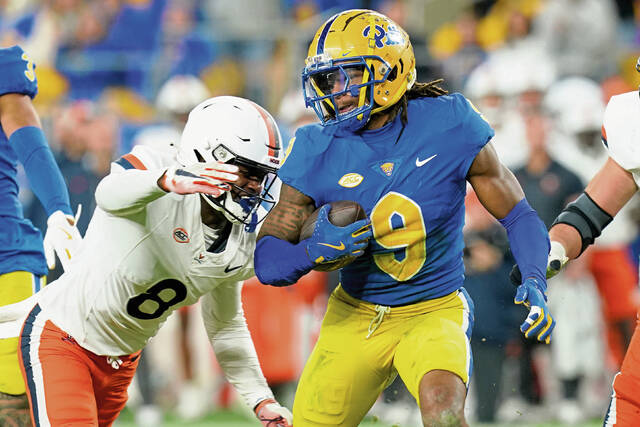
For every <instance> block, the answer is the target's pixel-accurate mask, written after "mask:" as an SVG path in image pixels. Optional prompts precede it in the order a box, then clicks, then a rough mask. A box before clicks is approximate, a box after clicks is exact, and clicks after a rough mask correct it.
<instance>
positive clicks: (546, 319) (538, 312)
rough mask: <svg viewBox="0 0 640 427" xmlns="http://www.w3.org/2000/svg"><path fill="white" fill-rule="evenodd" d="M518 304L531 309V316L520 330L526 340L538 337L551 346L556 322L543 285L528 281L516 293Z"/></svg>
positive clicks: (515, 300)
mask: <svg viewBox="0 0 640 427" xmlns="http://www.w3.org/2000/svg"><path fill="white" fill-rule="evenodd" d="M514 302H515V303H516V304H523V305H524V306H525V307H527V308H528V309H529V315H528V316H527V319H526V320H525V321H524V323H523V324H522V325H520V330H521V331H522V332H523V333H524V336H525V337H526V338H530V337H532V336H534V335H537V337H536V338H537V340H538V341H541V342H545V343H547V344H549V342H550V341H551V333H552V332H553V328H554V327H555V326H556V321H555V320H554V319H553V317H551V313H549V309H548V308H547V295H546V292H545V289H544V287H543V285H541V284H540V283H539V282H538V280H536V279H534V278H528V279H526V280H525V281H524V282H523V283H522V284H521V285H520V286H518V289H517V291H516V297H515V299H514Z"/></svg>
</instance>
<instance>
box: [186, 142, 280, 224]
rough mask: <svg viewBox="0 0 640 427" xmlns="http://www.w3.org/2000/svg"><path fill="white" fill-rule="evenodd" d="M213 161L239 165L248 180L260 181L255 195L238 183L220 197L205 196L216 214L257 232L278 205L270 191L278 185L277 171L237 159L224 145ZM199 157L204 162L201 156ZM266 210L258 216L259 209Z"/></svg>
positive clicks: (214, 155) (217, 149) (214, 153)
mask: <svg viewBox="0 0 640 427" xmlns="http://www.w3.org/2000/svg"><path fill="white" fill-rule="evenodd" d="M212 154H213V158H214V159H215V160H218V161H220V162H224V163H228V164H233V165H237V166H239V167H240V169H241V171H242V170H245V171H246V173H245V174H244V175H245V178H247V179H253V180H256V181H259V182H260V183H261V185H260V191H259V192H258V193H254V192H252V191H250V190H248V189H246V188H243V187H241V186H239V185H237V184H235V183H232V182H230V183H228V185H229V187H230V189H229V191H226V192H224V193H223V194H222V195H220V196H219V197H213V196H212V195H209V194H202V197H203V198H204V200H205V201H206V202H207V203H208V204H209V205H210V206H211V207H212V208H213V209H215V210H217V211H218V212H220V213H222V214H223V215H224V216H225V218H226V219H227V220H229V221H230V222H232V223H237V224H245V225H246V226H247V227H250V228H255V226H256V225H257V224H259V223H260V222H262V221H263V220H264V218H265V217H266V214H267V213H268V212H269V210H270V209H271V208H272V207H273V205H275V203H276V199H275V197H274V195H273V194H272V192H271V190H272V188H273V185H274V183H275V182H276V172H277V169H276V168H272V167H269V166H266V165H263V164H260V163H258V162H255V161H253V160H250V159H247V158H245V157H242V156H238V155H236V154H235V153H234V152H233V151H231V150H230V149H229V148H227V147H226V146H225V145H224V144H220V145H218V146H217V147H216V148H214V150H213V152H212ZM196 156H197V157H199V158H201V156H200V155H199V153H197V152H196ZM260 207H263V208H264V209H263V210H261V212H260V213H259V208H260Z"/></svg>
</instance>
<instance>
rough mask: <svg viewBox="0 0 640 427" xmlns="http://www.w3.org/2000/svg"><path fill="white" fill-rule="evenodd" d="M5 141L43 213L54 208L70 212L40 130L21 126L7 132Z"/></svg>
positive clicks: (67, 197) (61, 178)
mask: <svg viewBox="0 0 640 427" xmlns="http://www.w3.org/2000/svg"><path fill="white" fill-rule="evenodd" d="M9 144H10V145H11V147H12V148H13V150H14V151H15V153H16V155H17V156H18V160H20V163H22V166H24V170H25V172H26V174H27V177H28V178H29V184H30V185H31V188H32V189H33V192H34V193H35V195H36V197H38V200H40V203H42V206H43V207H44V210H45V212H46V213H47V215H48V216H49V215H51V214H52V213H54V212H55V211H58V210H60V211H62V212H64V213H65V214H67V215H73V213H72V211H71V207H70V205H69V193H68V191H67V186H66V184H65V182H64V178H63V177H62V174H61V173H60V169H59V168H58V165H57V164H56V161H55V159H54V158H53V154H52V153H51V150H50V149H49V145H48V144H47V140H46V138H45V136H44V133H43V132H42V129H40V128H39V127H36V126H25V127H22V128H20V129H18V130H16V131H15V132H13V133H12V134H11V137H10V138H9Z"/></svg>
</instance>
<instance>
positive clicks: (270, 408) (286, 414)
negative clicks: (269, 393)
mask: <svg viewBox="0 0 640 427" xmlns="http://www.w3.org/2000/svg"><path fill="white" fill-rule="evenodd" d="M254 412H255V414H256V417H258V419H259V420H260V422H261V423H262V425H263V426H264V427H292V426H293V415H292V414H291V411H289V410H288V409H287V408H285V407H284V406H280V404H279V403H278V402H276V401H275V400H274V399H265V400H263V401H262V402H260V403H258V406H256V407H255V409H254Z"/></svg>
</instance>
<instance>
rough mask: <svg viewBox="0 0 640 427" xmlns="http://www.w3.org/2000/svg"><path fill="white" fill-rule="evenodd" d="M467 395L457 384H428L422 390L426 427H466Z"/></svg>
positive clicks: (423, 419)
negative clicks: (465, 401)
mask: <svg viewBox="0 0 640 427" xmlns="http://www.w3.org/2000/svg"><path fill="white" fill-rule="evenodd" d="M464 397H465V394H464V392H463V391H462V390H459V387H457V385H455V384H447V383H444V384H443V383H440V384H428V382H426V381H423V383H422V384H421V388H420V411H421V414H422V422H423V423H424V425H425V426H434V427H436V426H437V427H449V426H451V427H454V426H465V425H466V423H465V420H464Z"/></svg>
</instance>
